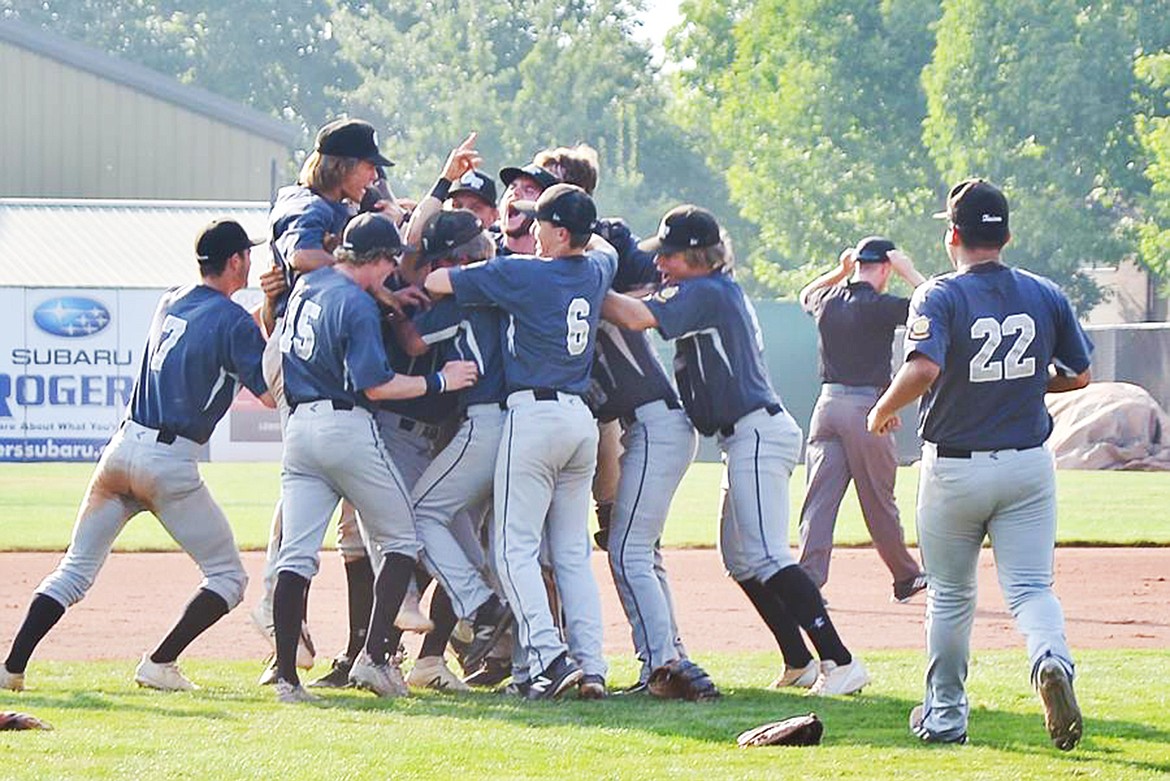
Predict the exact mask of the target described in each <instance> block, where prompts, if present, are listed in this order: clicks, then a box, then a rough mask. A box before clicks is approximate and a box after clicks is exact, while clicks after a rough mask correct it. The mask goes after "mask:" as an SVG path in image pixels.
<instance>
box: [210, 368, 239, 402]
mask: <svg viewBox="0 0 1170 781" xmlns="http://www.w3.org/2000/svg"><path fill="white" fill-rule="evenodd" d="M227 378H228V373H227V372H226V371H225V370H224V368H223V367H222V366H221V367H219V376H218V377H216V378H215V384H214V385H212V386H211V392H210V393H208V394H207V401H206V402H205V403H204V404H203V411H204V412H206V411H207V408H208V407H210V406H211V405H212V404H213V403H214V402H215V397H216V395H217V394H218V393H219V391H220V389H221V388H223V386H224V384H225V383H226V382H227ZM233 384H234V382H233Z"/></svg>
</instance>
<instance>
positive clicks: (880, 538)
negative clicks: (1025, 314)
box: [800, 236, 926, 602]
mask: <svg viewBox="0 0 1170 781" xmlns="http://www.w3.org/2000/svg"><path fill="white" fill-rule="evenodd" d="M895 273H896V274H897V275H898V276H900V277H901V278H902V279H904V280H906V281H907V282H908V283H909V284H910V285H911V286H912V287H917V286H918V285H920V284H922V283H923V282H925V281H926V280H925V278H924V277H923V276H922V274H920V273H918V271H917V270H916V269H915V268H914V264H913V262H912V261H911V260H910V257H909V256H908V255H906V254H905V253H903V252H899V251H898V250H897V249H895V248H894V243H893V242H892V241H890V240H889V239H885V238H882V237H881V236H869V237H867V238H864V239H862V240H861V241H860V242H859V243H858V244H857V246H856V247H854V248H849V249H846V250H845V251H844V252H842V253H841V259H840V265H839V267H838V268H836V269H834V270H832V271H829V272H827V273H825V274H822V275H821V276H819V277H817V278H816V279H814V280H813V281H812V282H810V283H809V284H808V285H807V286H806V287H805V288H804V289H803V290H801V291H800V305H801V307H803V308H804V311H806V312H808V313H809V314H811V315H812V316H813V317H814V318H816V321H817V333H818V337H819V339H818V346H819V348H820V349H819V355H818V357H819V363H820V374H821V383H822V385H821V395H820V398H818V399H817V403H816V406H815V407H814V408H813V414H812V421H811V422H810V423H809V432H808V446H807V447H806V448H805V465H806V472H805V476H806V477H805V479H806V483H805V496H804V506H803V507H802V508H801V511H800V565H801V566H802V567H804V569H805V571H806V572H807V573H808V575H809V577H810V578H812V579H813V582H814V583H816V584H817V586H824V585H825V582H826V581H828V579H829V558H830V557H831V556H832V554H833V527H834V526H836V524H837V511H838V510H839V509H840V507H841V500H842V499H843V498H844V496H845V489H847V488H848V487H849V481H850V480H852V481H853V485H854V486H855V487H856V488H857V499H858V502H859V503H860V504H861V512H862V515H863V516H864V517H865V525H866V527H868V528H869V534H870V537H872V538H873V544H874V547H876V548H877V551H878V555H879V556H881V557H882V561H883V562H885V565H886V567H887V568H888V569H889V570H890V573H891V574H892V575H893V576H894V593H893V599H894V600H895V601H897V602H905V601H906V600H908V599H909V598H910V597H912V596H913V595H914V594H916V593H918V592H919V591H921V590H922V589H924V588H926V578H925V577H924V576H923V575H922V571H921V570H920V569H919V567H918V562H916V561H915V560H914V557H913V556H911V555H910V552H909V551H907V550H906V542H905V539H904V538H903V535H902V524H901V522H900V521H899V519H898V506H897V505H896V504H895V503H894V479H895V477H896V476H897V473H898V463H897V459H896V457H895V444H894V435H893V434H882V435H876V434H871V433H869V432H868V431H867V430H866V428H865V415H866V413H867V412H869V408H870V407H872V406H873V403H874V402H875V401H877V397H878V396H880V395H881V393H882V391H883V390H885V388H886V386H887V385H889V384H890V358H891V352H892V350H893V337H894V329H895V328H896V327H898V326H899V325H902V324H903V323H905V322H906V313H907V312H908V311H909V309H910V299H908V298H902V297H899V296H892V295H888V294H886V293H885V289H886V286H887V285H888V284H889V281H890V275H891V274H895Z"/></svg>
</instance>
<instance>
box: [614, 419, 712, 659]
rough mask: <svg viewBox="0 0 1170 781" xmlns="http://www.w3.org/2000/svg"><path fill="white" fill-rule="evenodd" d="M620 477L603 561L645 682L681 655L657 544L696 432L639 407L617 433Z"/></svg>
mask: <svg viewBox="0 0 1170 781" xmlns="http://www.w3.org/2000/svg"><path fill="white" fill-rule="evenodd" d="M622 446H623V448H624V452H623V453H622V457H621V475H620V477H619V480H618V488H617V497H616V500H615V501H614V506H613V516H612V520H611V523H610V531H609V566H610V570H611V572H612V573H613V582H614V586H615V587H616V588H617V592H618V596H619V597H620V599H621V602H622V608H623V609H624V610H625V613H626V618H627V620H628V621H629V622H630V630H631V634H632V638H633V642H634V650H635V651H636V652H637V654H638V658H639V659H641V661H642V671H641V675H640V678H641V679H643V680H645V679H647V678H648V677H649V675H650V672H651V671H652V670H654V669H655V668H657V667H661V666H662V665H665V664H668V663H669V662H672V661H675V660H676V659H678V658H679V656H680V655H681V654H682V653H683V651H682V649H681V642H680V641H679V638H678V625H677V622H676V621H675V619H674V612H673V606H672V604H671V600H670V591H669V588H668V587H667V586H666V585H665V584H666V572H665V569H664V568H663V567H662V555H661V553H660V551H659V549H658V541H659V540H660V539H661V537H662V530H663V529H664V528H665V526H666V516H667V514H668V513H669V511H670V502H671V499H673V498H674V492H675V490H676V489H677V488H678V485H679V483H680V482H681V481H682V478H683V475H684V474H686V470H687V467H688V466H690V463H691V461H692V460H693V459H694V457H695V450H696V449H697V447H698V435H697V434H696V433H695V429H694V427H693V426H691V423H690V421H689V420H688V419H687V416H686V413H685V412H683V411H682V410H681V409H670V408H669V407H667V405H666V403H665V402H663V401H653V402H650V403H648V404H643V405H642V406H640V407H638V408H637V409H636V410H635V411H634V421H633V422H632V423H630V424H629V425H628V426H627V427H626V430H625V434H624V435H623V436H622Z"/></svg>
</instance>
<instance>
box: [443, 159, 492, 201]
mask: <svg viewBox="0 0 1170 781" xmlns="http://www.w3.org/2000/svg"><path fill="white" fill-rule="evenodd" d="M459 193H471V194H472V195H474V196H476V197H478V198H481V199H483V201H484V202H485V203H487V204H489V205H491V206H495V205H496V180H495V179H493V178H491V177H490V176H488V175H487V174H485V173H484V172H483V171H477V170H475V169H474V168H473V169H472V170H470V171H468V172H467V173H465V174H463V176H461V177H459V181H457V182H455V184H454V185H453V186H452V187H451V189H450V190H448V191H447V197H448V198H450V197H452V196H454V195H458V194H459Z"/></svg>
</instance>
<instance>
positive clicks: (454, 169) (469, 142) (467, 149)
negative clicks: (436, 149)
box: [442, 130, 483, 182]
mask: <svg viewBox="0 0 1170 781" xmlns="http://www.w3.org/2000/svg"><path fill="white" fill-rule="evenodd" d="M478 136H479V134H478V133H477V132H476V131H474V130H473V131H471V133H469V134H468V136H467V138H465V139H463V143H461V144H459V146H457V147H455V148H454V149H452V150H451V153H450V154H449V155H447V162H446V163H445V164H444V165H443V173H442V177H443V178H444V179H446V180H447V181H449V182H457V181H459V177H461V176H463V174H465V173H467V172H468V171H470V170H471V169H472V168H476V167H478V166H479V165H480V164H481V163H482V162H483V158H482V157H480V156H479V152H478V151H476V149H475V140H476V138H478Z"/></svg>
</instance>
